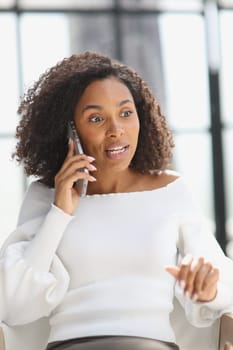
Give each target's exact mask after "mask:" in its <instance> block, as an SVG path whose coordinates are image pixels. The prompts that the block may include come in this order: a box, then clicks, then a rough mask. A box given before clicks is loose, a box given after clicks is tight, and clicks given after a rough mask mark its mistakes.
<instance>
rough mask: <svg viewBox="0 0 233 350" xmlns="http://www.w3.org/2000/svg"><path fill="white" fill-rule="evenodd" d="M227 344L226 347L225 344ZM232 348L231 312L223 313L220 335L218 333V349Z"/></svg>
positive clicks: (232, 323)
mask: <svg viewBox="0 0 233 350" xmlns="http://www.w3.org/2000/svg"><path fill="white" fill-rule="evenodd" d="M227 343H228V344H229V345H228V347H227V346H226V347H225V345H226V344H227ZM230 344H231V345H232V349H233V313H228V314H225V315H223V316H222V317H221V323H220V335H219V350H224V349H231V347H230Z"/></svg>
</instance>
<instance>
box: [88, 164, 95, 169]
mask: <svg viewBox="0 0 233 350" xmlns="http://www.w3.org/2000/svg"><path fill="white" fill-rule="evenodd" d="M88 168H89V169H90V170H97V169H96V167H95V166H94V165H93V164H90V165H89V166H88Z"/></svg>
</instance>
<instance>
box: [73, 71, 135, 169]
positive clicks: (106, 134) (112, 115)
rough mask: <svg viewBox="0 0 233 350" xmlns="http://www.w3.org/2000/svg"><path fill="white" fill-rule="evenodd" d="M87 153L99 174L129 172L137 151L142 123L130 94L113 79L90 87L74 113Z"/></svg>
mask: <svg viewBox="0 0 233 350" xmlns="http://www.w3.org/2000/svg"><path fill="white" fill-rule="evenodd" d="M75 124H76V128H77V130H78V134H79V136H80V138H81V141H82V145H83V148H84V151H85V153H86V154H87V155H90V156H93V157H94V158H95V159H96V165H97V168H98V170H100V169H106V168H107V167H111V169H112V168H113V167H116V168H117V169H118V170H124V169H126V168H127V167H128V166H129V164H130V162H131V160H132V158H133V156H134V153H135V151H136V147H137V142H138V134H139V119H138V115H137V111H136V107H135V104H134V100H133V97H132V95H131V92H130V91H129V89H128V88H127V86H126V85H124V84H123V83H122V82H120V81H119V80H117V79H116V78H114V77H109V78H106V79H103V80H95V81H93V82H92V83H91V84H90V85H88V86H87V88H86V89H85V91H84V93H83V95H82V96H81V98H80V100H79V102H78V104H77V106H76V109H75Z"/></svg>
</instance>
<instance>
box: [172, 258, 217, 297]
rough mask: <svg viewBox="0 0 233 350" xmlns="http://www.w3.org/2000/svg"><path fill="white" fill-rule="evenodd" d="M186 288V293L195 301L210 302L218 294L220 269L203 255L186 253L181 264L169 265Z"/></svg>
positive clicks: (173, 273) (173, 274)
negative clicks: (196, 256) (198, 256)
mask: <svg viewBox="0 0 233 350" xmlns="http://www.w3.org/2000/svg"><path fill="white" fill-rule="evenodd" d="M166 270H167V271H168V272H169V273H170V274H171V275H172V276H174V277H175V278H176V279H177V280H178V283H179V284H180V286H181V287H182V288H183V290H184V295H185V296H186V297H187V298H191V299H192V300H193V301H200V302H208V301H211V300H213V299H214V298H215V297H216V294H217V283H218V280H219V270H218V269H217V268H215V267H214V266H213V265H212V264H211V263H210V262H207V261H205V259H204V258H203V257H200V258H195V257H192V256H191V255H186V256H185V257H184V258H183V260H182V261H181V264H180V265H179V266H167V267H166Z"/></svg>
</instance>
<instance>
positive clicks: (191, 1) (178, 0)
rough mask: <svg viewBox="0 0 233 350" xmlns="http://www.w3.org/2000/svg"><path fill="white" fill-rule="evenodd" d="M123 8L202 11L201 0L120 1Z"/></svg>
mask: <svg viewBox="0 0 233 350" xmlns="http://www.w3.org/2000/svg"><path fill="white" fill-rule="evenodd" d="M120 5H121V7H122V8H129V9H130V8H132V9H143V8H144V9H155V10H156V9H157V10H164V11H169V10H191V11H200V10H201V9H202V1H201V0H188V1H187V0H157V1H155V0H120Z"/></svg>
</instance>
